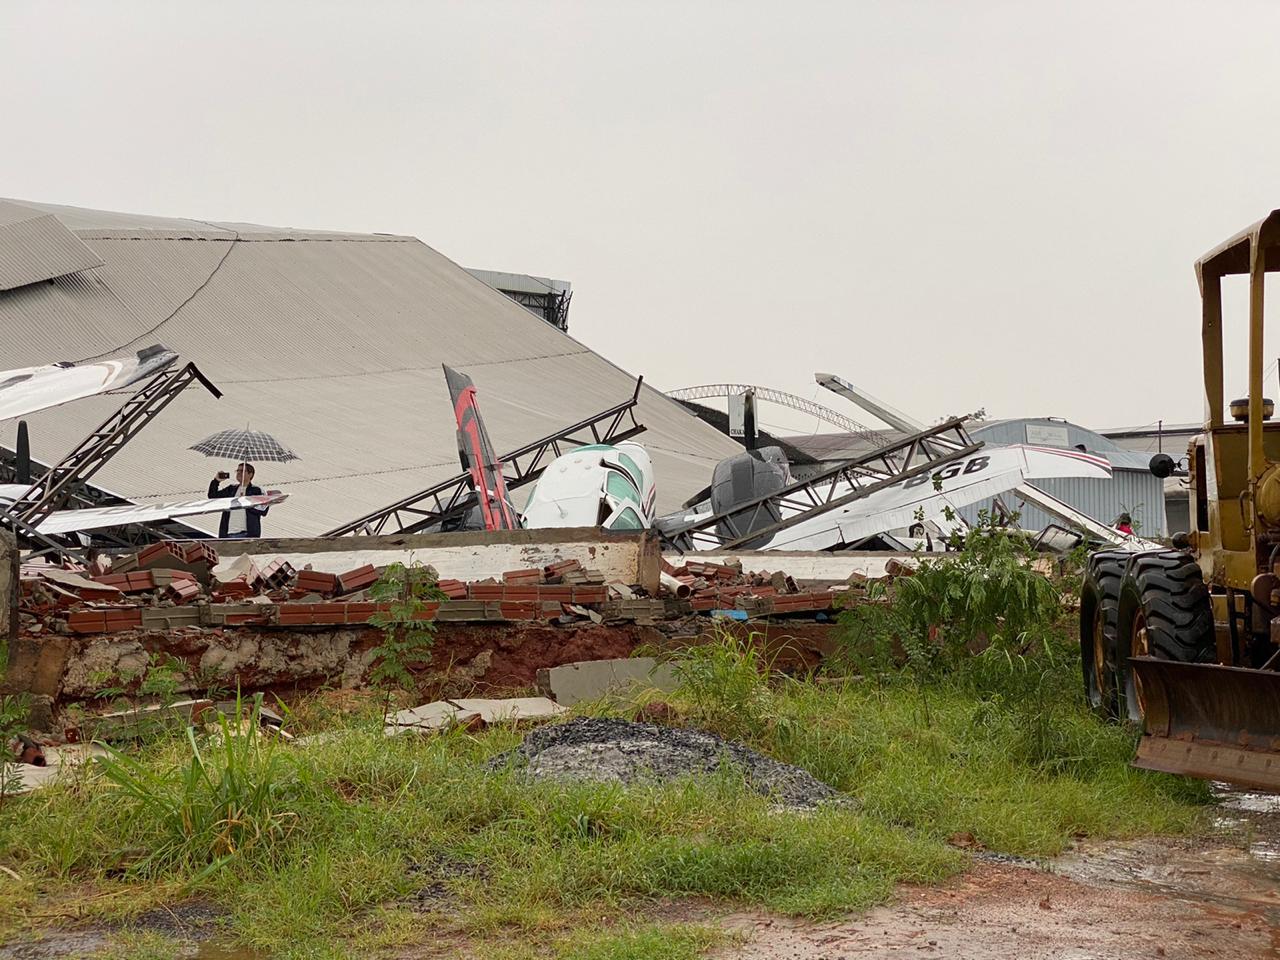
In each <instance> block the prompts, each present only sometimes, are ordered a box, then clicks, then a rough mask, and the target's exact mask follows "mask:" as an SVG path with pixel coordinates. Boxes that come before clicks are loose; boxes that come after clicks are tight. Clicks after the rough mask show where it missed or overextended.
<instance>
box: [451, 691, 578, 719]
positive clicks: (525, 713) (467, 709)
mask: <svg viewBox="0 0 1280 960" xmlns="http://www.w3.org/2000/svg"><path fill="white" fill-rule="evenodd" d="M449 702H450V703H452V704H453V705H454V706H455V707H457V708H458V709H459V710H461V711H463V712H464V713H475V714H478V715H479V717H480V719H481V720H483V721H484V722H485V723H486V724H490V723H514V722H517V721H520V720H550V719H552V718H553V717H558V716H561V715H562V714H566V713H568V712H569V711H568V710H567V709H566V708H564V707H562V706H561V705H560V704H558V703H556V702H555V701H553V700H548V699H547V698H546V697H515V698H513V699H510V700H450V701H449Z"/></svg>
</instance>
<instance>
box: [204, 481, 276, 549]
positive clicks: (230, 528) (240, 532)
mask: <svg viewBox="0 0 1280 960" xmlns="http://www.w3.org/2000/svg"><path fill="white" fill-rule="evenodd" d="M230 477H231V474H229V473H227V471H225V470H219V471H218V472H217V473H216V474H215V475H214V478H213V479H212V480H210V481H209V499H211V500H212V499H215V498H218V497H258V496H261V495H262V488H261V487H257V486H254V483H253V464H252V463H242V464H240V465H239V466H238V467H236V482H235V483H229V484H227V485H226V486H225V487H219V486H218V484H220V483H221V482H222V481H223V480H227V479H230ZM269 509H271V508H270V507H245V508H244V509H243V510H224V511H223V512H222V522H221V524H219V526H218V536H219V537H221V538H222V539H223V540H244V539H248V538H254V539H256V538H257V537H260V536H262V518H263V517H264V516H266V514H267V511H268V510H269Z"/></svg>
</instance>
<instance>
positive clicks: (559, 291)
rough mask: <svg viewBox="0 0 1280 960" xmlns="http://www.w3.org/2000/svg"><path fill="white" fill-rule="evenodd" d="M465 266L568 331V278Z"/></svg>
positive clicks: (570, 295)
mask: <svg viewBox="0 0 1280 960" xmlns="http://www.w3.org/2000/svg"><path fill="white" fill-rule="evenodd" d="M466 270H467V273H469V274H471V275H472V276H473V277H475V278H476V279H477V280H482V281H484V282H485V283H487V284H488V285H489V286H491V287H493V289H495V290H497V291H498V292H499V293H503V294H506V295H507V296H508V297H510V298H511V299H512V300H514V301H515V302H516V303H518V304H520V306H522V307H524V308H525V309H526V310H528V311H529V312H530V313H532V314H534V315H536V316H539V317H541V318H542V319H543V320H545V321H547V323H549V324H551V325H552V326H553V327H555V328H556V329H558V330H563V331H565V333H568V332H569V301H570V300H572V299H573V285H572V284H570V283H569V281H567V280H552V279H551V278H550V277H531V276H529V275H527V274H524V273H502V272H501V271H498V270H473V269H471V268H470V267H467V268H466Z"/></svg>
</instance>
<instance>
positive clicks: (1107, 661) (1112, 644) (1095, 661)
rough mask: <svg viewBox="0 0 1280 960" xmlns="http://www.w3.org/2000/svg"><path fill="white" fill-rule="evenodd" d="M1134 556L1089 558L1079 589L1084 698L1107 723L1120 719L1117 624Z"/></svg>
mask: <svg viewBox="0 0 1280 960" xmlns="http://www.w3.org/2000/svg"><path fill="white" fill-rule="evenodd" d="M1130 556H1131V554H1129V553H1127V552H1126V551H1123V550H1103V551H1099V552H1098V553H1095V554H1093V555H1092V556H1090V557H1089V565H1088V566H1087V567H1086V568H1085V574H1084V584H1083V586H1082V587H1081V588H1080V663H1081V666H1082V667H1083V668H1084V695H1085V699H1086V700H1087V701H1088V703H1089V706H1090V707H1091V708H1092V709H1093V711H1094V712H1095V713H1097V714H1098V715H1099V716H1101V717H1102V718H1103V719H1106V720H1115V719H1117V718H1118V717H1119V703H1120V690H1121V688H1120V683H1119V679H1118V675H1117V672H1116V625H1117V623H1118V617H1119V611H1120V581H1121V580H1122V579H1123V578H1124V567H1125V563H1127V562H1128V560H1129V557H1130Z"/></svg>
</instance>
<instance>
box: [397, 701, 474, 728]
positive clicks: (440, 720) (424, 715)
mask: <svg viewBox="0 0 1280 960" xmlns="http://www.w3.org/2000/svg"><path fill="white" fill-rule="evenodd" d="M475 716H477V714H476V713H474V712H471V713H470V714H468V713H467V712H466V711H464V710H462V709H461V708H459V707H457V706H456V705H454V704H452V703H449V702H448V701H447V700H437V701H436V702H434V703H424V704H422V705H421V706H417V707H410V708H409V709H408V710H400V711H398V712H397V713H393V714H392V715H391V716H390V717H388V718H387V723H386V733H387V734H388V735H391V734H393V733H403V732H406V731H408V730H430V731H435V730H443V729H444V728H445V727H448V726H450V725H451V724H455V723H467V722H468V721H469V720H471V719H472V718H473V717H475Z"/></svg>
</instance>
